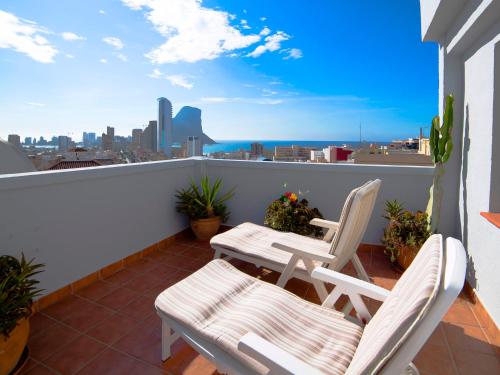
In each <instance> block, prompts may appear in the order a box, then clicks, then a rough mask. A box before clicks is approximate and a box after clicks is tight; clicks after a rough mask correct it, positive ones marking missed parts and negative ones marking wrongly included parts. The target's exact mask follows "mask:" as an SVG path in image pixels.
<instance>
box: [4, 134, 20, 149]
mask: <svg viewBox="0 0 500 375" xmlns="http://www.w3.org/2000/svg"><path fill="white" fill-rule="evenodd" d="M7 141H8V142H9V143H11V144H13V145H14V146H17V147H21V137H20V136H18V135H17V134H9V137H8V138H7Z"/></svg>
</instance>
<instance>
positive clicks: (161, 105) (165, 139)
mask: <svg viewBox="0 0 500 375" xmlns="http://www.w3.org/2000/svg"><path fill="white" fill-rule="evenodd" d="M172 128H173V124H172V103H170V101H169V100H168V99H167V98H163V97H162V98H158V150H159V151H163V153H164V154H165V156H166V157H172V143H173V142H172V137H173V129H172Z"/></svg>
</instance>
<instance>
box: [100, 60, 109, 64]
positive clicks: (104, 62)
mask: <svg viewBox="0 0 500 375" xmlns="http://www.w3.org/2000/svg"><path fill="white" fill-rule="evenodd" d="M99 62H100V63H103V64H107V63H108V60H106V59H100V60H99Z"/></svg>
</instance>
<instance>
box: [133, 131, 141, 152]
mask: <svg viewBox="0 0 500 375" xmlns="http://www.w3.org/2000/svg"><path fill="white" fill-rule="evenodd" d="M141 137H142V129H132V147H133V148H138V147H140V146H141Z"/></svg>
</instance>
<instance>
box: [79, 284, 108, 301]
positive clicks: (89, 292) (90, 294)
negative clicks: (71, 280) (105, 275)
mask: <svg viewBox="0 0 500 375" xmlns="http://www.w3.org/2000/svg"><path fill="white" fill-rule="evenodd" d="M116 288H117V286H116V285H113V284H110V283H107V282H104V281H101V280H98V281H96V282H95V283H93V284H91V285H89V286H88V287H86V288H84V289H81V290H79V291H78V292H76V293H75V294H76V295H78V296H80V297H83V298H87V299H90V300H92V301H97V300H98V299H99V298H102V297H104V296H106V295H108V294H109V293H111V292H112V291H114V290H115V289H116Z"/></svg>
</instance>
